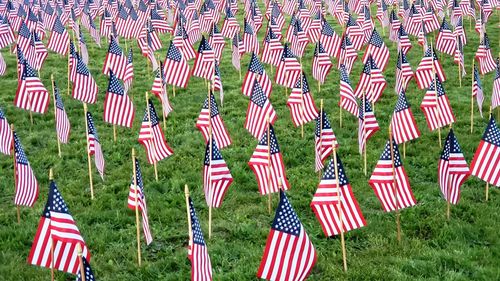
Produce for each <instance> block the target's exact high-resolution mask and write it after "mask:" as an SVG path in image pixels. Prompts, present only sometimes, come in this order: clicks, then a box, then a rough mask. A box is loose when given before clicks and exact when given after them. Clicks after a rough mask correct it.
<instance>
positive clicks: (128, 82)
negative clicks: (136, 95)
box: [123, 48, 134, 94]
mask: <svg viewBox="0 0 500 281" xmlns="http://www.w3.org/2000/svg"><path fill="white" fill-rule="evenodd" d="M133 81H134V53H133V51H132V48H130V49H129V50H128V56H127V66H126V67H125V74H124V76H123V89H124V91H125V94H126V93H128V90H129V89H130V87H131V86H132V82H133Z"/></svg>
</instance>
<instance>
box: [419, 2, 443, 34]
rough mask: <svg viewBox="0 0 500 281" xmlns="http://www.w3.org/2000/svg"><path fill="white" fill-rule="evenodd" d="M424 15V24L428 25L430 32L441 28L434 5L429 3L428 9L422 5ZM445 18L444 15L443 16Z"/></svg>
mask: <svg viewBox="0 0 500 281" xmlns="http://www.w3.org/2000/svg"><path fill="white" fill-rule="evenodd" d="M421 8H422V12H421V13H423V16H422V21H423V24H425V26H426V27H427V30H428V32H432V31H434V30H437V29H439V26H440V25H439V19H438V16H437V15H436V13H435V12H434V8H433V7H432V5H428V7H427V9H425V8H424V6H423V5H421ZM442 18H443V19H444V16H443V17H442Z"/></svg>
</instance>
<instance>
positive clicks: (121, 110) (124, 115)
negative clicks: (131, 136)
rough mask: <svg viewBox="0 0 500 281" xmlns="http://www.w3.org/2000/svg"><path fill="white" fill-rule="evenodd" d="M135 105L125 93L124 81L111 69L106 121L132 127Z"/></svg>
mask: <svg viewBox="0 0 500 281" xmlns="http://www.w3.org/2000/svg"><path fill="white" fill-rule="evenodd" d="M134 115H135V110H134V105H133V104H132V100H131V99H130V98H129V96H128V95H127V94H126V93H125V90H124V89H123V85H122V83H121V82H120V81H119V80H118V78H117V77H116V76H115V75H114V73H113V71H111V70H110V71H109V84H108V90H107V91H106V98H105V99H104V121H105V122H108V123H110V124H113V125H118V126H124V127H128V128H131V127H132V122H133V121H134Z"/></svg>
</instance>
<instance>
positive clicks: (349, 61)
mask: <svg viewBox="0 0 500 281" xmlns="http://www.w3.org/2000/svg"><path fill="white" fill-rule="evenodd" d="M338 58H339V63H338V66H337V68H339V69H340V67H341V66H344V67H345V69H346V71H347V74H349V73H351V70H352V66H353V65H354V62H355V61H356V60H357V59H358V53H357V52H356V50H355V49H354V47H353V45H352V43H351V40H350V39H349V36H348V35H347V34H346V33H344V36H343V37H342V43H341V44H340V49H339V54H338Z"/></svg>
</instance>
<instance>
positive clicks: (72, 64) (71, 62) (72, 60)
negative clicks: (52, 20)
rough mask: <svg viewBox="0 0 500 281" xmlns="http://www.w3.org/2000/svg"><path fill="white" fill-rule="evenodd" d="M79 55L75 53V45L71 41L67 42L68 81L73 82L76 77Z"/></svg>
mask: <svg viewBox="0 0 500 281" xmlns="http://www.w3.org/2000/svg"><path fill="white" fill-rule="evenodd" d="M78 57H79V55H78V53H77V52H76V47H75V44H73V41H71V40H69V52H68V67H69V71H70V76H69V80H70V81H71V82H75V77H76V66H77V65H78V59H79V58H78Z"/></svg>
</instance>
